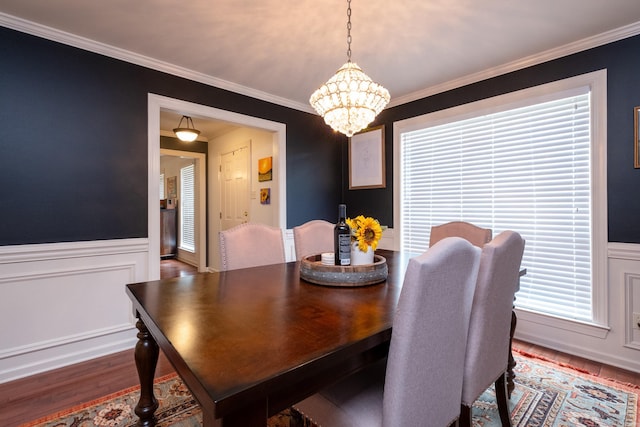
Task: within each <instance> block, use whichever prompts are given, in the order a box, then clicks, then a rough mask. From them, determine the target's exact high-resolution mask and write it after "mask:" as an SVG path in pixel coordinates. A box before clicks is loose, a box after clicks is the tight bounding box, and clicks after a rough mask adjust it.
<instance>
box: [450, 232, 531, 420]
mask: <svg viewBox="0 0 640 427" xmlns="http://www.w3.org/2000/svg"><path fill="white" fill-rule="evenodd" d="M524 244H525V242H524V240H523V239H522V237H521V236H520V234H518V233H516V232H514V231H503V232H502V233H500V234H499V235H498V236H497V237H496V238H495V239H493V240H492V241H491V242H489V243H487V244H486V245H484V246H483V248H482V255H481V256H480V268H479V270H478V282H477V284H476V291H475V295H474V297H473V304H472V306H471V318H470V320H469V335H468V338H467V351H466V355H465V363H464V379H463V384H462V403H461V408H460V420H459V422H460V426H463V427H470V426H471V419H472V413H471V411H472V406H473V402H475V400H476V399H477V398H478V397H479V396H480V395H481V394H482V393H483V392H484V391H485V390H486V389H487V388H488V387H490V386H491V384H492V383H493V384H495V391H496V400H497V403H498V413H499V414H500V421H501V422H502V426H503V427H504V426H511V421H510V417H509V402H508V397H507V386H506V373H507V364H508V359H509V351H510V348H509V332H510V328H511V311H512V308H513V297H514V294H515V293H516V292H517V289H518V279H519V274H520V263H521V262H522V253H523V252H524Z"/></svg>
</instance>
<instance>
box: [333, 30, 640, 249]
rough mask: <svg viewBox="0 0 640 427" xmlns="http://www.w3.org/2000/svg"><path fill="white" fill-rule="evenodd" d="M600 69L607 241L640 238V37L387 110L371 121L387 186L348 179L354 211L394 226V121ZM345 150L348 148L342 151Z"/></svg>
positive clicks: (347, 197)
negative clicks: (637, 140)
mask: <svg viewBox="0 0 640 427" xmlns="http://www.w3.org/2000/svg"><path fill="white" fill-rule="evenodd" d="M601 69H607V76H608V85H607V97H608V103H607V145H608V150H607V169H608V177H607V192H608V220H609V241H611V242H627V243H640V192H639V191H638V189H639V188H640V169H634V167H633V108H634V107H635V106H639V105H640V36H635V37H632V38H628V39H624V40H621V41H618V42H615V43H610V44H608V45H605V46H601V47H598V48H594V49H590V50H587V51H584V52H580V53H577V54H574V55H570V56H567V57H564V58H560V59H557V60H553V61H549V62H546V63H544V64H540V65H536V66H534V67H530V68H527V69H523V70H519V71H516V72H512V73H509V74H506V75H503V76H499V77H495V78H492V79H488V80H484V81H481V82H478V83H474V84H471V85H468V86H464V87H461V88H458V89H455V90H451V91H447V92H443V93H440V94H437V95H433V96H430V97H427V98H423V99H420V100H417V101H414V102H411V103H407V104H404V105H400V106H397V107H394V108H389V109H387V110H385V111H383V112H382V113H381V114H380V116H378V118H377V120H376V122H375V123H373V124H372V125H371V126H377V125H380V124H384V125H385V130H386V132H385V133H386V138H385V139H386V141H385V142H386V151H385V157H386V179H387V188H385V189H374V190H358V191H353V190H352V191H349V190H348V182H347V185H343V193H344V201H345V203H347V206H348V208H349V212H350V214H352V215H356V214H359V213H363V214H366V215H369V216H374V217H376V218H378V219H379V220H380V222H381V223H382V224H384V225H389V226H393V220H394V218H393V184H392V183H393V134H392V130H393V122H394V121H398V120H403V119H406V118H410V117H415V116H419V115H422V114H426V113H430V112H433V111H438V110H442V109H445V108H450V107H454V106H457V105H462V104H466V103H469V102H473V101H477V100H480V99H484V98H489V97H492V96H497V95H501V94H504V93H508V92H513V91H516V90H520V89H524V88H527V87H531V86H536V85H540V84H544V83H548V82H551V81H555V80H559V79H564V78H567V77H572V76H576V75H579V74H584V73H588V72H591V71H596V70H601ZM425 72H428V70H426V71H425ZM391 95H392V96H393V94H391ZM343 148H344V147H343ZM346 153H347V152H346V148H344V149H343V156H346V155H347V154H346ZM345 158H346V157H345ZM345 163H346V162H345ZM343 170H344V172H345V173H346V172H347V171H348V169H347V166H346V165H345V166H344V168H343Z"/></svg>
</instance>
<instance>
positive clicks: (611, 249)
mask: <svg viewBox="0 0 640 427" xmlns="http://www.w3.org/2000/svg"><path fill="white" fill-rule="evenodd" d="M283 234H284V239H285V251H286V256H287V260H288V261H294V260H295V247H294V242H293V233H292V231H291V230H285V231H284V233H283ZM379 247H380V248H381V249H394V248H395V238H394V234H393V229H387V230H385V232H384V233H383V238H382V240H381V241H380V245H379ZM148 257H149V247H148V241H147V239H123V240H109V241H94V242H72V243H55V244H42V245H19V246H4V247H0V325H2V326H1V328H0V383H3V382H7V381H10V380H13V379H17V378H21V377H25V376H29V375H33V374H35V373H38V372H43V371H47V370H50V369H54V368H57V367H61V366H66V365H70V364H73V363H77V362H81V361H84V360H88V359H92V358H95V357H99V356H102V355H106V354H110V353H113V352H117V351H121V350H125V349H128V348H132V347H133V346H134V345H135V342H136V332H137V331H136V329H135V327H134V322H135V319H134V315H133V312H132V309H131V303H130V301H129V298H128V297H127V295H126V293H125V285H126V284H127V283H131V282H139V281H145V280H147V275H148V273H147V271H148V265H149V259H148ZM608 269H609V271H608V300H609V323H608V325H607V328H595V329H596V330H595V332H594V328H593V327H584V326H583V325H575V324H571V322H566V321H564V322H563V321H558V319H552V318H543V317H540V316H532V315H530V314H529V313H523V312H519V322H518V327H517V329H516V337H517V338H520V339H522V340H525V341H529V342H532V343H536V344H540V345H544V346H547V347H550V348H553V349H557V350H560V351H564V352H567V353H571V354H577V355H580V356H583V357H587V358H590V359H593V360H597V361H600V362H603V363H607V364H611V365H614V366H620V367H623V368H626V369H630V370H632V371H636V372H640V329H634V328H633V327H632V322H631V319H632V315H633V313H634V312H635V313H638V312H640V245H637V244H624V243H610V244H609V245H608ZM132 363H133V361H132Z"/></svg>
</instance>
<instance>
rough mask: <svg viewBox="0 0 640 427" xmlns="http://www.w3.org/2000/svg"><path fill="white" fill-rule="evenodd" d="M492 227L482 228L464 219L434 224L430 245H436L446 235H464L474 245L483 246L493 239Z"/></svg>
mask: <svg viewBox="0 0 640 427" xmlns="http://www.w3.org/2000/svg"><path fill="white" fill-rule="evenodd" d="M491 234H492V233H491V229H490V228H481V227H478V226H477V225H474V224H471V223H469V222H464V221H452V222H447V223H446V224H440V225H434V226H433V227H431V233H430V234H429V247H431V246H433V245H435V244H436V243H438V242H439V241H440V240H442V239H444V238H445V237H453V236H456V237H462V238H463V239H466V240H468V241H470V242H471V244H472V245H475V246H478V247H479V248H481V247H482V246H484V245H485V244H486V243H489V242H490V241H491Z"/></svg>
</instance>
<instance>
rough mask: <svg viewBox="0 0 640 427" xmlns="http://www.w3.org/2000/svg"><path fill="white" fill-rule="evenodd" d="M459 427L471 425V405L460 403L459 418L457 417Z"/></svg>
mask: <svg viewBox="0 0 640 427" xmlns="http://www.w3.org/2000/svg"><path fill="white" fill-rule="evenodd" d="M458 425H459V426H460V427H471V406H467V405H463V404H461V405H460V418H458Z"/></svg>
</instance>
